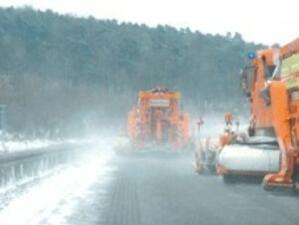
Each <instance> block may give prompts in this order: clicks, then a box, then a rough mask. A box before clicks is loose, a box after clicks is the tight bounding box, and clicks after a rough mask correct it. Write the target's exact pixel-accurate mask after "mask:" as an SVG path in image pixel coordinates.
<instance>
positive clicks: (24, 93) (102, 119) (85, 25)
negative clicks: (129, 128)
mask: <svg viewBox="0 0 299 225" xmlns="http://www.w3.org/2000/svg"><path fill="white" fill-rule="evenodd" d="M261 47H262V46H261V45H256V44H254V43H246V42H245V41H244V40H243V39H242V37H241V35H240V34H238V33H236V34H231V33H228V34H227V35H226V36H221V35H211V34H202V33H200V32H191V31H190V30H189V29H180V30H178V29H175V28H173V27H170V26H157V27H156V28H150V27H148V26H146V25H138V24H132V23H121V22H118V21H115V20H97V19H95V18H93V17H89V18H78V17H74V16H70V15H59V14H57V13H54V12H52V11H46V12H41V11H36V10H33V9H31V8H27V7H26V8H18V9H14V8H0V104H5V105H6V106H7V124H8V129H9V130H11V131H20V132H24V133H33V132H37V131H41V132H42V131H43V130H45V129H49V130H51V132H54V130H55V132H60V133H61V132H63V133H64V134H72V133H73V131H84V129H96V128H98V127H100V126H101V125H107V124H110V125H113V124H117V123H118V124H119V123H122V122H125V119H126V113H127V111H128V110H129V109H130V108H131V107H132V105H133V104H134V103H135V101H136V93H137V91H138V90H140V89H151V88H153V87H155V86H162V87H167V88H169V89H175V90H180V91H181V92H182V94H183V96H184V98H183V100H184V105H185V110H189V111H191V112H192V113H193V114H194V115H195V116H197V115H199V114H204V113H207V112H209V110H219V111H221V110H231V109H232V108H236V109H239V108H240V107H242V105H244V104H246V98H245V97H244V95H242V92H241V90H240V85H239V81H240V78H239V71H240V68H242V67H243V66H244V64H245V63H246V53H247V52H248V51H250V50H255V49H258V48H261ZM244 109H246V108H245V107H244ZM240 110H242V109H240ZM57 130H58V131H57Z"/></svg>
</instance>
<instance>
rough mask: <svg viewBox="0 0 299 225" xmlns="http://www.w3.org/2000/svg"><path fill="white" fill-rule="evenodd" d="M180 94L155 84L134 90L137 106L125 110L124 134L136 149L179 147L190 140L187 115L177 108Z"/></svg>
mask: <svg viewBox="0 0 299 225" xmlns="http://www.w3.org/2000/svg"><path fill="white" fill-rule="evenodd" d="M180 98H181V94H180V93H179V92H175V91H169V90H168V89H163V88H155V89H153V90H150V91H140V92H139V93H138V101H137V106H135V107H134V108H133V109H132V110H131V111H130V112H129V114H128V135H129V139H130V143H131V145H132V146H134V147H135V148H136V149H144V148H152V147H155V148H160V147H161V146H162V147H163V148H165V147H166V148H171V149H174V150H180V149H184V148H185V147H187V145H188V144H189V142H190V134H189V115H188V114H187V113H182V112H181V107H180Z"/></svg>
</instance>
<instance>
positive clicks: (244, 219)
mask: <svg viewBox="0 0 299 225" xmlns="http://www.w3.org/2000/svg"><path fill="white" fill-rule="evenodd" d="M112 164H113V167H114V168H115V169H114V170H113V171H112V172H111V174H110V175H109V176H110V181H109V182H108V183H107V184H106V185H105V187H104V188H103V186H102V184H101V183H100V182H99V184H97V183H95V184H94V185H93V186H92V187H91V188H90V190H89V196H88V197H86V198H84V200H82V201H81V203H80V207H78V209H77V211H75V212H74V213H73V214H72V215H71V216H70V217H69V218H68V220H67V223H66V224H74V225H77V224H82V225H85V224H86V225H87V224H100V225H112V224H113V225H168V224H169V225H199V224H205V225H214V224H215V225H219V224H229V225H247V224H248V225H249V224H250V225H252V224H256V225H259V224H260V225H268V224H269V225H276V224H277V225H278V224H279V225H281V224H284V225H290V224H293V225H295V224H296V225H297V224H299V213H298V209H299V198H298V197H294V196H287V195H277V194H273V193H268V192H265V191H263V190H262V188H261V187H260V186H259V185H257V184H240V183H239V184H234V185H227V184H224V183H223V182H222V180H221V178H219V177H216V176H198V175H197V174H195V173H194V172H193V168H192V156H191V155H183V156H182V155H181V156H178V155H161V154H160V155H157V154H153V155H139V156H134V157H125V156H122V157H119V156H116V157H115V158H114V160H113V161H112Z"/></svg>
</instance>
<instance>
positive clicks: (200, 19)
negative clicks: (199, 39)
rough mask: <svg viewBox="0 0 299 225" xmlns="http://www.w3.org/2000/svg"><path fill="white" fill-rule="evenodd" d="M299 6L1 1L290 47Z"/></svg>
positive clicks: (262, 0) (224, 1)
mask: <svg viewBox="0 0 299 225" xmlns="http://www.w3.org/2000/svg"><path fill="white" fill-rule="evenodd" d="M296 2H297V3H296ZM298 4H299V3H298V0H281V1H276V0H272V1H271V0H246V1H243V0H0V6H22V5H30V6H32V7H34V8H38V9H41V10H45V9H52V10H53V11H57V12H59V13H71V14H76V15H77V16H88V15H93V16H94V17H96V18H99V19H117V20H119V21H130V22H134V23H145V24H147V25H149V26H156V25H157V24H168V25H171V26H174V27H177V28H181V27H189V28H190V29H191V30H199V31H201V32H203V33H212V34H215V33H220V34H226V33H227V32H229V31H230V32H239V33H241V34H242V35H243V37H244V39H245V40H247V41H254V42H261V43H265V44H273V43H280V44H284V43H286V42H289V41H291V40H293V39H295V38H296V37H297V36H298V35H299V28H298V25H299V16H298V8H297V6H298Z"/></svg>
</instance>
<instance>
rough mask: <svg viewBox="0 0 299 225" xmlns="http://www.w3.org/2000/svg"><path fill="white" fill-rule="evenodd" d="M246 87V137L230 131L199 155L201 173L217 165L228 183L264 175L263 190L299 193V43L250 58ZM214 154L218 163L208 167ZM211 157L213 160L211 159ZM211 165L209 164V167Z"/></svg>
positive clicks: (214, 160)
mask: <svg viewBox="0 0 299 225" xmlns="http://www.w3.org/2000/svg"><path fill="white" fill-rule="evenodd" d="M248 58H249V59H250V65H249V66H247V67H245V68H244V69H243V71H242V74H241V75H242V77H241V85H242V87H243V89H244V90H245V92H246V94H247V96H248V98H249V102H250V121H249V127H248V130H247V132H243V133H241V132H236V131H234V130H233V129H232V128H231V127H229V129H225V131H224V133H223V134H222V135H221V136H220V138H219V141H218V143H216V144H215V143H214V144H213V145H212V144H210V143H209V142H207V144H206V146H205V147H202V148H200V149H199V151H198V154H197V155H198V157H197V159H196V160H197V161H196V164H197V170H199V172H202V171H204V169H205V168H207V167H205V165H206V164H208V165H210V164H214V166H215V167H214V168H215V169H216V171H217V173H218V174H219V175H222V176H223V177H224V180H226V181H228V180H230V178H232V177H236V175H237V176H252V175H254V176H256V175H263V176H264V179H263V186H264V188H265V189H266V190H268V189H272V188H276V187H279V188H291V189H293V190H299V39H296V40H295V41H293V42H291V43H289V44H287V45H285V46H282V47H280V48H269V49H264V50H259V51H257V52H251V53H249V54H248ZM209 152H212V153H213V157H211V159H209V161H208V162H206V161H205V160H206V158H207V157H203V156H205V155H208V153H209ZM210 155H211V154H210ZM209 163H210V164H209Z"/></svg>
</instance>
